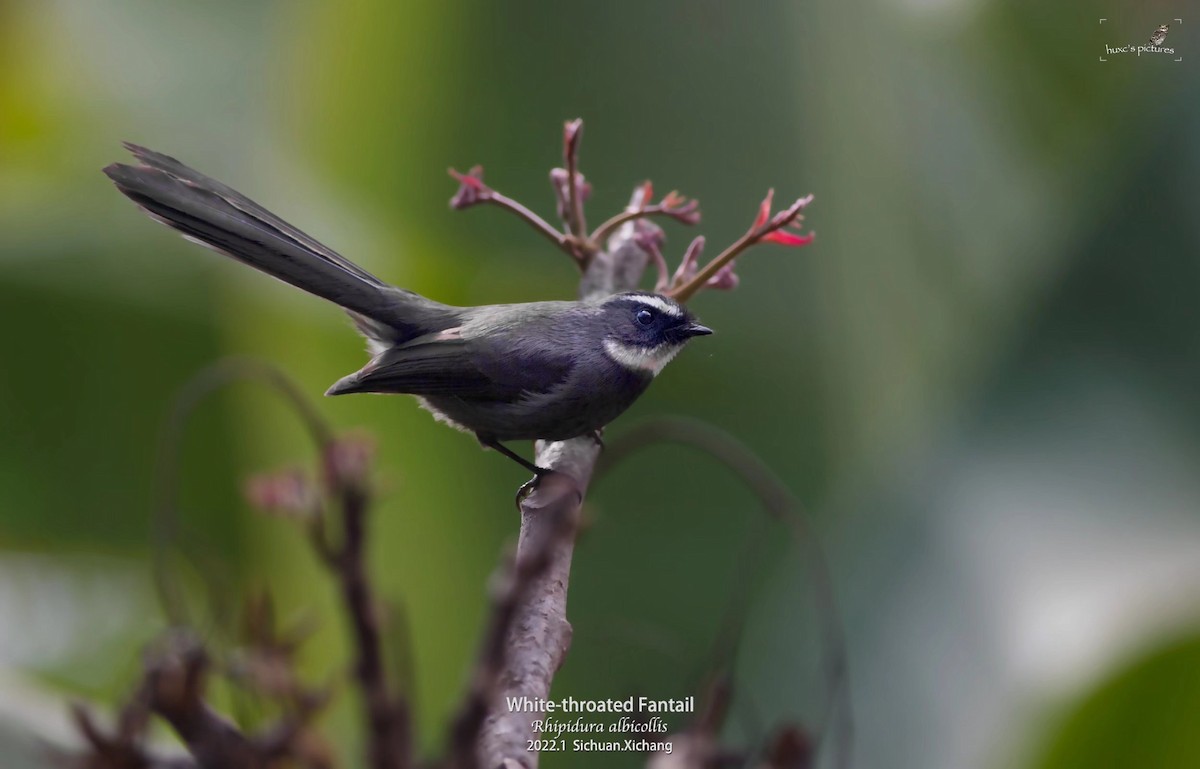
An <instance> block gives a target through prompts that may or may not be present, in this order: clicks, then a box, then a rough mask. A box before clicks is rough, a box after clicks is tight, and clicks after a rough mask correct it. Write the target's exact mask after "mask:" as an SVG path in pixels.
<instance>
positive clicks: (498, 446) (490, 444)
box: [475, 435, 550, 476]
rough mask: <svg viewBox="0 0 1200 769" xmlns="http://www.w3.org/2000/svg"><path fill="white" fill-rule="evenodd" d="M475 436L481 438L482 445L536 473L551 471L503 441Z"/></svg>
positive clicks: (538, 474) (543, 473) (541, 473)
mask: <svg viewBox="0 0 1200 769" xmlns="http://www.w3.org/2000/svg"><path fill="white" fill-rule="evenodd" d="M475 437H476V438H478V439H479V443H480V445H482V446H485V447H487V448H489V449H495V450H496V451H499V452H500V453H501V454H503V455H504V456H506V457H508V458H509V459H511V460H512V461H514V462H516V463H517V464H518V465H520V466H521V467H524V468H525V469H526V470H528V471H529V472H531V473H533V474H534V475H537V476H542V475H545V474H546V473H548V472H550V471H549V470H547V469H546V468H544V467H538V466H537V465H535V464H534V463H532V462H530V461H529V460H528V459H526V458H525V457H523V456H521V455H520V454H518V453H517V452H515V451H513V450H512V449H510V448H509V447H507V446H505V445H504V444H503V443H501V442H500V441H498V440H496V439H495V438H485V437H483V436H478V435H477V436H475Z"/></svg>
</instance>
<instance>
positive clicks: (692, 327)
mask: <svg viewBox="0 0 1200 769" xmlns="http://www.w3.org/2000/svg"><path fill="white" fill-rule="evenodd" d="M683 333H684V334H685V335H687V336H708V335H709V334H711V333H712V329H711V328H709V327H708V326H701V325H700V324H699V323H689V324H688V325H686V326H684V327H683Z"/></svg>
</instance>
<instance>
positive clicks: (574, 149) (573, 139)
mask: <svg viewBox="0 0 1200 769" xmlns="http://www.w3.org/2000/svg"><path fill="white" fill-rule="evenodd" d="M582 136H583V121H582V120H580V119H578V118H576V119H575V120H569V121H567V123H566V124H565V125H564V126H563V162H564V164H565V165H566V167H567V200H568V201H569V203H568V207H567V229H568V230H569V231H570V233H571V234H572V235H574V236H575V240H576V241H577V242H579V243H583V242H586V241H587V222H586V221H585V220H584V218H583V201H582V200H581V199H580V194H579V192H580V190H579V187H580V185H579V166H578V164H579V140H580V139H581V138H582Z"/></svg>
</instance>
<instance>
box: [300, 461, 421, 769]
mask: <svg viewBox="0 0 1200 769" xmlns="http://www.w3.org/2000/svg"><path fill="white" fill-rule="evenodd" d="M369 453H370V452H369V449H368V448H367V447H366V445H365V444H364V443H362V442H361V441H353V440H342V441H337V442H334V443H332V444H330V445H328V446H326V447H325V475H326V482H327V483H328V484H329V486H330V488H331V490H332V491H333V493H334V495H335V496H336V497H337V498H338V502H339V504H340V506H341V523H342V543H341V548H340V550H336V551H334V552H333V553H332V554H331V557H330V558H329V559H328V560H327V561H326V563H328V564H329V566H330V568H331V570H332V571H333V574H334V576H335V578H336V579H337V582H338V587H339V588H340V589H341V592H342V600H343V602H344V604H345V610H346V613H347V615H348V618H349V620H350V627H351V631H352V634H353V636H354V654H355V660H354V680H355V683H356V685H357V687H358V690H359V693H360V695H361V697H362V702H363V710H364V711H365V712H366V715H367V723H368V735H367V737H368V739H367V745H368V749H367V751H368V759H369V766H371V767H373V769H404V768H405V767H407V766H409V765H410V763H411V752H412V734H411V719H410V718H409V710H408V703H407V701H406V700H405V699H404V698H403V697H401V696H398V695H397V696H393V695H392V694H391V692H390V691H389V686H388V681H387V672H386V670H385V666H384V661H383V644H382V641H381V637H382V634H381V632H380V628H379V612H378V607H377V604H376V598H375V596H374V591H373V588H372V585H371V582H370V580H369V578H368V576H367V564H366V542H367V508H368V506H369V505H368V502H369V499H368V494H367V475H368V465H369V459H368V456H369ZM319 552H320V551H319Z"/></svg>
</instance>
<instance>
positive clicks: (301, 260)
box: [104, 144, 455, 343]
mask: <svg viewBox="0 0 1200 769" xmlns="http://www.w3.org/2000/svg"><path fill="white" fill-rule="evenodd" d="M126 147H127V148H128V149H129V150H130V151H131V152H132V153H133V154H134V156H135V157H137V158H138V160H140V161H141V163H142V164H141V165H137V166H132V165H125V164H121V163H114V164H112V165H110V166H108V167H107V168H105V169H104V173H105V174H106V175H107V176H108V177H109V178H110V179H112V181H113V182H114V183H115V184H116V186H117V189H118V190H120V191H121V192H122V193H123V194H124V195H125V196H126V197H128V198H129V199H130V200H132V201H133V202H134V203H136V204H137V205H138V206H139V207H140V208H142V209H143V210H144V211H145V212H146V213H147V214H149V215H150V216H151V217H153V218H155V219H157V220H158V221H160V222H162V223H164V224H166V225H168V226H169V227H172V228H173V229H175V230H177V231H179V232H180V233H181V234H183V236H184V237H186V238H188V239H189V240H194V241H196V242H199V243H200V244H202V245H205V246H208V247H210V248H212V249H214V250H216V251H219V252H221V253H223V254H225V255H227V256H230V257H232V258H234V259H236V260H238V261H240V262H243V263H245V264H248V265H250V266H251V267H254V268H255V269H258V270H261V271H262V272H265V273H267V274H268V275H271V276H273V277H275V278H278V279H279V280H282V281H284V282H285V283H289V284H291V285H293V286H296V287H297V288H300V289H302V290H304V291H307V292H309V293H310V294H314V295H316V296H319V297H322V298H323V299H327V300H329V301H331V302H333V303H335V304H337V305H340V306H341V307H343V308H345V309H346V310H347V311H349V312H350V313H351V317H356V316H364V317H365V318H369V319H371V320H372V321H374V322H375V323H374V324H373V326H374V327H375V329H374V330H375V332H376V333H375V334H374V336H376V337H385V338H386V339H387V341H389V342H392V343H395V342H399V341H403V340H405V339H409V338H413V337H416V336H420V335H421V334H426V333H430V332H432V331H437V330H440V329H442V328H447V327H450V326H452V325H454V323H455V318H454V314H455V313H454V309H453V308H451V307H448V306H446V305H443V304H439V303H437V302H434V301H431V300H429V299H426V298H425V297H422V296H420V295H418V294H415V293H413V292H411V291H405V290H404V289H399V288H396V287H394V286H389V285H388V284H386V283H384V282H383V281H381V280H379V279H378V278H376V277H375V276H374V275H372V274H370V273H369V272H367V271H366V270H363V269H362V268H361V267H359V266H358V265H356V264H354V263H353V262H351V261H350V260H349V259H346V258H345V257H343V256H341V255H340V254H338V253H337V252H335V251H334V250H333V249H330V248H329V247H327V246H325V245H322V244H321V243H319V242H318V241H316V240H314V239H313V238H311V237H309V236H308V235H306V234H304V233H303V232H301V231H300V230H298V229H297V228H295V227H293V226H292V225H290V224H288V223H287V222H285V221H283V220H282V219H280V218H279V217H278V216H276V215H274V214H272V213H271V212H270V211H267V210H266V209H265V208H263V207H262V206H260V205H258V204H257V203H255V202H254V201H252V200H250V199H249V198H247V197H245V196H244V195H242V194H241V193H239V192H237V191H236V190H233V189H231V188H229V187H227V186H225V185H224V184H221V183H220V182H218V181H215V180H213V179H210V178H208V177H207V176H204V175H203V174H200V173H199V172H197V171H194V170H193V169H191V168H189V167H188V166H186V165H184V164H183V163H181V162H179V161H178V160H175V159H174V158H171V157H169V156H167V155H162V154H160V153H157V152H153V151H151V150H148V149H145V148H144V147H139V146H137V145H132V144H126ZM360 327H361V323H360ZM389 332H391V333H389Z"/></svg>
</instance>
